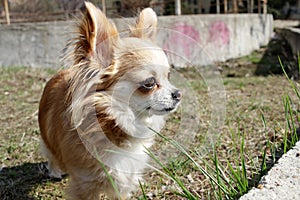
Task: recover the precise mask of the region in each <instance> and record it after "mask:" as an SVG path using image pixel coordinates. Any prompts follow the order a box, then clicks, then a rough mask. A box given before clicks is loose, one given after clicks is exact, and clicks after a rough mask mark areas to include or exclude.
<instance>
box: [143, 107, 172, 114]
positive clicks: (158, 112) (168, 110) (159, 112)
mask: <svg viewBox="0 0 300 200" xmlns="http://www.w3.org/2000/svg"><path fill="white" fill-rule="evenodd" d="M176 107H177V106H174V107H168V108H164V109H162V110H157V109H154V108H152V107H151V106H149V107H147V108H146V110H151V111H153V112H154V113H155V114H165V113H170V112H172V111H175V110H176Z"/></svg>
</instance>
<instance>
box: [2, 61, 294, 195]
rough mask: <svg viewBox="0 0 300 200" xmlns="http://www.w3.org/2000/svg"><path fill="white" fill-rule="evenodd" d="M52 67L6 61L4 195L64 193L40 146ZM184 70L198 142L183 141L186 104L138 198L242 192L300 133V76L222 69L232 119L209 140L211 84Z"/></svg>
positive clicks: (163, 137) (161, 138) (157, 148)
mask: <svg viewBox="0 0 300 200" xmlns="http://www.w3.org/2000/svg"><path fill="white" fill-rule="evenodd" d="M53 73H54V70H49V69H32V68H22V67H11V68H0V84H1V88H0V109H1V116H0V123H1V127H0V141H1V144H0V164H1V165H0V199H47V200H48V199H50V200H51V199H64V192H63V190H64V188H65V186H66V184H67V182H68V178H64V179H63V180H53V179H49V178H48V177H47V176H45V175H44V173H43V167H42V166H43V163H44V162H45V160H44V158H42V157H41V156H40V153H39V147H38V146H39V144H38V140H39V129H38V125H37V109H38V102H39V99H40V96H41V93H42V90H43V87H44V85H45V83H46V81H47V80H48V79H49V78H50V77H51V76H52V75H53ZM179 73H180V74H181V75H182V76H184V77H185V78H186V79H187V80H189V84H190V86H191V87H192V89H193V91H194V94H195V95H196V98H197V100H198V105H199V108H198V109H199V115H200V118H199V120H198V121H197V123H198V125H199V126H198V131H197V133H196V135H195V138H194V140H193V143H192V145H186V144H182V143H178V142H176V140H175V139H174V138H175V136H176V135H178V134H180V133H178V132H177V130H178V129H179V127H180V122H181V120H182V119H181V115H180V112H177V113H175V114H173V115H171V116H170V117H169V120H168V123H167V125H166V127H165V129H164V130H163V131H162V133H161V134H159V133H158V137H157V143H156V145H154V146H153V148H151V149H150V151H149V153H151V152H152V153H153V154H150V155H151V156H152V157H153V160H154V161H156V163H153V165H154V166H156V167H157V168H158V169H159V170H153V169H152V170H148V171H147V173H146V175H145V181H144V182H141V183H140V185H141V188H142V189H141V190H140V191H137V192H136V193H135V194H134V196H133V198H132V199H232V198H238V197H239V196H240V195H242V194H243V193H245V192H247V191H248V190H249V188H250V187H252V186H255V185H256V184H257V181H258V180H259V178H260V177H261V176H262V175H264V174H265V172H266V171H267V169H268V168H269V167H270V166H271V165H272V164H273V163H274V162H275V161H276V160H277V159H278V158H279V156H280V154H282V153H284V152H286V151H287V150H288V149H290V148H291V147H292V146H293V145H294V143H295V142H296V141H298V136H297V134H295V133H296V132H297V128H298V127H299V126H298V116H299V115H298V108H299V105H298V102H299V98H298V97H299V94H298V93H297V92H296V91H298V84H297V83H295V82H294V81H292V80H288V79H287V78H286V77H285V76H273V75H270V76H266V77H262V76H249V77H247V78H245V77H223V82H224V87H225V89H226V110H227V111H226V119H225V124H224V125H223V126H222V127H219V129H218V135H219V137H218V138H217V141H216V143H215V145H214V146H213V148H209V147H208V146H207V144H206V143H204V138H205V135H206V133H207V131H208V129H209V126H210V120H211V116H210V114H211V107H210V103H211V100H210V97H209V95H208V92H207V91H208V88H207V86H206V84H205V82H204V80H203V79H202V77H201V76H200V75H198V74H197V73H196V72H195V70H194V69H192V68H191V69H182V70H180V71H179ZM290 84H292V85H290ZM185 145H186V146H185ZM170 147H173V148H174V149H175V150H176V151H174V152H175V154H174V155H173V157H170V158H168V159H166V160H161V159H160V157H159V156H157V153H159V152H162V153H163V152H165V151H166V150H168V149H169V148H170Z"/></svg>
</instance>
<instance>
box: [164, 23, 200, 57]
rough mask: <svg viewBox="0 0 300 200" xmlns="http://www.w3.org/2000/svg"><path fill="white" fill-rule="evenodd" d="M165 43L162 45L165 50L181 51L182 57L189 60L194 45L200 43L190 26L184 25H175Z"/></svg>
mask: <svg viewBox="0 0 300 200" xmlns="http://www.w3.org/2000/svg"><path fill="white" fill-rule="evenodd" d="M172 29H173V30H175V31H173V32H172V33H171V35H170V36H169V38H168V40H167V42H166V43H165V44H164V49H165V50H171V51H174V50H175V51H178V49H176V48H180V49H182V50H183V53H184V55H185V56H186V57H187V58H190V56H191V54H192V50H193V48H194V47H195V43H200V42H201V41H200V35H199V32H198V31H197V30H196V29H195V28H194V27H192V26H189V25H186V24H183V25H182V24H180V25H176V26H174V27H173V28H172Z"/></svg>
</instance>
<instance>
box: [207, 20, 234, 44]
mask: <svg viewBox="0 0 300 200" xmlns="http://www.w3.org/2000/svg"><path fill="white" fill-rule="evenodd" d="M208 33H209V38H208V42H219V41H221V45H227V44H228V43H229V39H230V36H229V35H230V33H229V29H228V27H227V25H226V24H225V23H224V22H221V21H218V22H214V23H212V24H211V25H210V26H209V30H208Z"/></svg>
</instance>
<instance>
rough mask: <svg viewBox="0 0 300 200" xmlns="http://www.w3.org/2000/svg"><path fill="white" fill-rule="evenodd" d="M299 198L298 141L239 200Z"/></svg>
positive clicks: (299, 168)
mask: <svg viewBox="0 0 300 200" xmlns="http://www.w3.org/2000/svg"><path fill="white" fill-rule="evenodd" d="M254 199H255V200H273V199H274V200H275V199H276V200H277V199H285V200H289V199H300V141H299V142H297V143H296V146H295V147H294V148H293V149H291V150H289V151H288V152H287V153H286V154H284V155H283V156H282V157H281V158H280V159H279V161H278V163H277V164H276V165H275V166H274V167H272V169H271V170H270V171H269V172H268V174H267V175H266V176H264V177H263V178H262V179H261V181H260V183H259V188H253V189H251V190H250V191H249V192H248V193H247V194H245V195H244V196H242V197H241V198H240V200H254Z"/></svg>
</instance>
